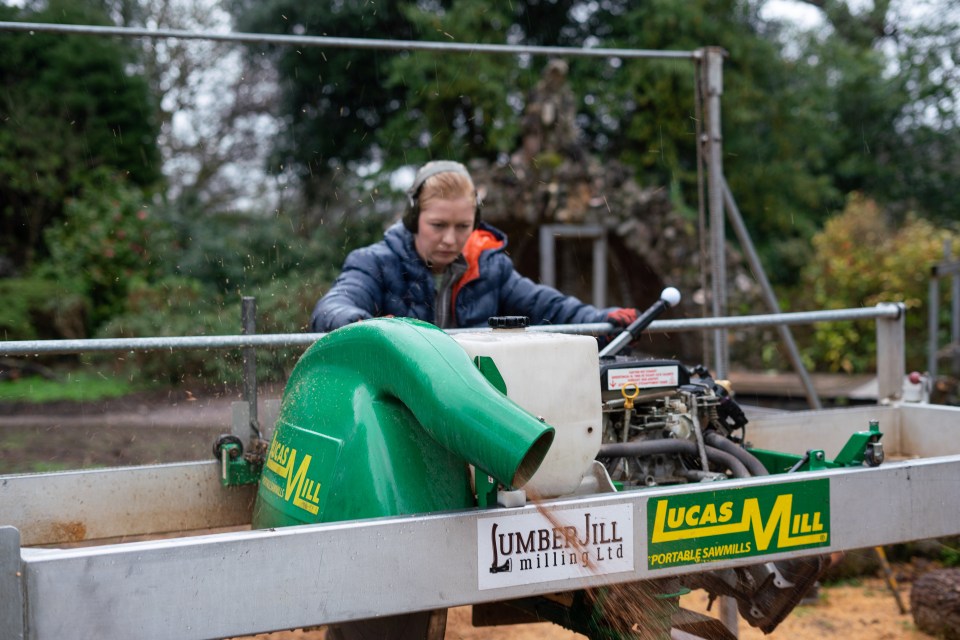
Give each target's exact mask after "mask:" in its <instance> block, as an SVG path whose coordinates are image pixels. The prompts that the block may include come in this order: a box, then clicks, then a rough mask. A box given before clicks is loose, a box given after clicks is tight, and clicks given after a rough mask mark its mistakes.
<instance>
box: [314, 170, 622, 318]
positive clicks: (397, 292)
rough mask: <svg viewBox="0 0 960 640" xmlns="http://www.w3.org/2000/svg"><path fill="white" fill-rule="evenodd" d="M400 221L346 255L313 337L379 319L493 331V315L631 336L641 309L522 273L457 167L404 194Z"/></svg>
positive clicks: (419, 181) (424, 178)
mask: <svg viewBox="0 0 960 640" xmlns="http://www.w3.org/2000/svg"><path fill="white" fill-rule="evenodd" d="M407 197H408V198H407V200H408V202H407V210H406V212H405V213H404V216H403V220H402V221H401V222H398V223H397V224H394V225H393V226H391V227H390V228H389V229H387V231H386V233H385V234H384V239H383V240H381V241H380V242H378V243H376V244H373V245H370V246H368V247H364V248H362V249H357V250H356V251H353V252H352V253H350V255H349V256H347V259H346V261H345V262H344V265H343V270H342V272H341V273H340V276H339V277H338V278H337V280H336V282H334V284H333V287H331V288H330V290H329V291H328V292H327V294H326V295H324V296H323V297H322V298H321V299H320V301H319V302H317V305H316V307H315V308H314V310H313V315H312V317H311V327H312V329H313V331H315V332H324V331H332V330H333V329H337V328H339V327H342V326H344V325H346V324H349V323H351V322H356V321H358V320H364V319H367V318H373V317H378V316H400V317H408V318H417V319H420V320H424V321H427V322H431V323H433V324H435V325H437V326H438V327H441V328H451V327H479V326H486V325H487V319H488V318H490V317H491V316H498V315H511V316H527V317H529V318H530V322H531V324H572V323H584V322H610V323H612V324H614V325H616V326H621V327H625V326H627V325H628V324H630V322H632V321H633V320H635V319H636V317H637V312H636V310H635V309H628V308H606V309H598V308H596V307H593V306H591V305H588V304H584V303H583V302H580V301H579V300H577V299H576V298H574V297H572V296H566V295H563V294H562V293H560V292H559V291H557V290H556V289H554V288H552V287H548V286H546V285H540V284H536V283H534V282H533V281H532V280H530V279H529V278H525V277H523V276H521V275H520V274H519V273H517V272H516V271H515V270H514V268H513V263H512V262H511V260H510V258H509V257H508V256H507V254H506V253H505V249H506V247H507V237H506V235H505V234H504V233H503V232H502V231H500V230H499V229H496V228H495V227H492V226H491V225H488V224H486V223H484V222H482V221H481V219H480V202H479V200H478V197H477V189H476V187H475V186H474V184H473V179H472V178H471V177H470V173H469V172H468V171H467V169H466V167H464V166H463V165H462V164H460V163H458V162H451V161H447V160H440V161H435V162H429V163H427V164H426V165H424V166H423V167H422V168H421V169H420V171H418V172H417V175H416V178H415V179H414V181H413V185H412V186H411V187H410V189H409V190H408V191H407Z"/></svg>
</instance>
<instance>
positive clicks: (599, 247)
mask: <svg viewBox="0 0 960 640" xmlns="http://www.w3.org/2000/svg"><path fill="white" fill-rule="evenodd" d="M593 306H595V307H605V306H607V234H606V232H603V233H601V234H600V235H598V236H597V237H596V238H594V240H593Z"/></svg>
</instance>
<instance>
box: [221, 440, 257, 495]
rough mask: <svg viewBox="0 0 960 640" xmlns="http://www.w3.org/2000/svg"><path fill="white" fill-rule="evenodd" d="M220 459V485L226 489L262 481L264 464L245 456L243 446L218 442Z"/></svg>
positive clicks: (235, 443)
mask: <svg viewBox="0 0 960 640" xmlns="http://www.w3.org/2000/svg"><path fill="white" fill-rule="evenodd" d="M217 451H218V452H219V456H218V458H219V459H220V484H221V485H222V486H224V487H239V486H241V485H245V484H256V483H257V482H259V481H260V472H261V471H263V463H262V462H256V461H251V460H250V459H249V458H247V457H246V456H244V455H243V446H242V445H240V444H239V443H237V442H231V441H222V440H221V441H218V447H217Z"/></svg>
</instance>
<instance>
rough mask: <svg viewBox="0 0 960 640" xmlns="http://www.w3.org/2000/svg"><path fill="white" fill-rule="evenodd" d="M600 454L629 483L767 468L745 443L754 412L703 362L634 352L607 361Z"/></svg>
mask: <svg viewBox="0 0 960 640" xmlns="http://www.w3.org/2000/svg"><path fill="white" fill-rule="evenodd" d="M600 385H601V399H602V401H603V442H604V445H603V446H602V447H601V449H600V456H599V458H600V459H601V461H603V462H604V465H605V466H606V468H607V472H608V473H609V474H610V477H611V478H612V479H613V480H614V481H615V482H618V483H620V484H621V486H623V487H624V488H637V487H653V486H662V485H670V484H678V483H684V482H703V481H710V480H720V479H726V478H727V477H729V476H728V474H729V475H732V476H733V477H747V476H750V475H762V474H765V473H766V472H765V470H764V468H763V465H762V464H760V462H759V461H758V460H756V458H754V457H753V456H752V455H750V453H748V452H747V451H746V450H745V449H744V448H743V446H742V445H743V443H744V440H745V432H746V426H747V422H748V421H747V417H746V415H744V412H743V410H742V409H741V408H740V406H739V405H738V404H737V403H736V402H735V401H734V400H733V398H732V397H731V396H730V391H729V389H728V387H727V386H726V383H725V382H723V381H721V382H718V381H716V380H714V378H713V377H712V376H711V375H710V372H709V371H708V370H707V369H706V368H705V367H703V366H698V367H696V368H694V369H692V370H690V369H687V368H686V367H685V366H683V365H682V364H681V363H679V362H677V361H675V360H640V359H637V358H632V357H629V356H613V357H606V358H603V359H602V360H601V362H600Z"/></svg>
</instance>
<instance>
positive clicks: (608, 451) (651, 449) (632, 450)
mask: <svg viewBox="0 0 960 640" xmlns="http://www.w3.org/2000/svg"><path fill="white" fill-rule="evenodd" d="M704 448H705V449H706V451H707V459H708V460H710V461H711V462H715V463H717V464H719V465H721V466H724V467H726V468H727V469H729V470H730V472H731V473H733V477H734V478H749V477H750V471H749V470H748V469H747V467H746V466H745V465H744V464H743V463H742V462H740V460H739V459H738V458H737V457H736V456H733V455H730V454H729V453H727V452H725V451H721V450H720V449H717V448H716V447H704ZM665 453H682V454H686V455H691V456H699V455H700V450H699V449H698V448H697V444H696V443H695V442H690V441H689V440H675V439H673V438H665V439H663V440H641V441H634V442H616V443H610V444H605V445H601V446H600V453H598V454H597V457H598V458H641V457H644V456H654V455H658V454H665Z"/></svg>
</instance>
